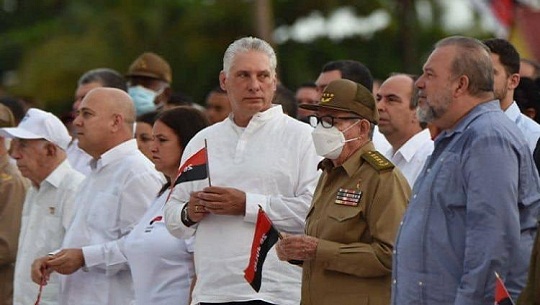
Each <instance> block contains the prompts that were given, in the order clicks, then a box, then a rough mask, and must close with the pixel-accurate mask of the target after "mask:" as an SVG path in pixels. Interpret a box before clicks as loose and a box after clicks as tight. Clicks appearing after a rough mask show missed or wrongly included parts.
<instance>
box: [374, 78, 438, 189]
mask: <svg viewBox="0 0 540 305" xmlns="http://www.w3.org/2000/svg"><path fill="white" fill-rule="evenodd" d="M415 79H416V77H414V76H411V75H407V74H394V75H392V76H390V77H389V78H387V79H386V80H385V81H384V82H383V83H382V84H381V85H380V87H379V91H378V92H377V94H376V95H375V99H376V100H377V109H378V110H379V114H380V119H379V125H378V126H379V131H380V132H381V133H382V134H383V135H384V137H385V138H386V139H387V140H388V142H389V143H390V144H391V145H392V147H391V148H390V149H389V150H387V151H385V152H382V153H383V154H384V156H385V157H387V158H388V159H390V161H392V163H394V164H395V165H396V166H397V167H398V168H399V169H400V170H401V172H402V173H403V175H404V176H405V178H407V181H408V182H409V186H410V187H411V188H412V187H413V186H414V182H415V181H416V178H417V177H418V174H420V171H421V170H422V168H423V167H424V163H425V162H426V160H427V158H428V157H429V155H431V152H432V151H433V140H431V135H430V133H429V130H428V129H426V124H425V123H423V122H420V121H419V120H418V117H417V116H416V111H417V109H418V96H417V91H418V90H417V89H416V86H415V85H414V81H415Z"/></svg>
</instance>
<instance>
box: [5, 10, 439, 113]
mask: <svg viewBox="0 0 540 305" xmlns="http://www.w3.org/2000/svg"><path fill="white" fill-rule="evenodd" d="M4 1H6V0H4ZM9 1H12V2H13V1H15V2H16V3H17V7H16V9H15V10H14V11H13V12H6V11H0V73H4V72H6V71H16V75H17V81H18V82H17V83H16V85H15V86H12V87H8V88H6V89H7V90H8V91H9V92H10V93H13V94H24V95H30V96H34V97H37V98H39V99H41V100H43V101H44V102H45V106H46V107H47V108H49V109H55V110H57V111H60V110H62V109H68V108H69V107H70V104H71V102H72V96H73V92H74V90H75V87H76V81H77V79H78V78H79V76H80V75H81V74H82V73H84V72H85V71H87V70H89V69H93V68H98V67H110V68H113V69H116V70H118V71H119V72H121V73H125V72H126V70H127V68H128V66H129V64H130V63H131V62H132V61H133V60H134V59H135V58H136V57H137V56H138V55H139V54H141V53H142V52H145V51H153V52H156V53H158V54H160V55H162V56H163V57H164V58H165V59H167V60H168V61H169V63H170V64H171V66H172V68H173V88H174V89H175V90H178V91H182V92H184V93H186V94H188V95H191V96H192V97H193V98H194V101H196V102H198V103H203V100H204V97H205V95H206V93H207V92H208V91H209V90H210V89H211V88H212V87H214V86H216V85H217V84H218V73H219V71H220V70H221V60H222V56H223V52H224V50H225V48H226V47H227V46H228V44H229V43H231V42H232V41H233V40H234V39H236V38H239V37H242V36H246V35H256V34H257V33H256V30H255V28H256V27H255V22H254V18H253V15H254V14H253V13H254V9H255V6H256V4H257V0H159V1H153V2H152V1H150V2H149V1H147V0H93V1H87V0H63V1H62V0H42V1H33V0H9ZM402 2H403V3H405V2H409V3H410V4H411V5H410V6H408V10H409V11H406V12H404V11H403V6H400V5H398V4H399V3H402ZM430 2H432V3H433V6H432V9H433V11H434V14H433V16H434V19H436V18H437V14H440V12H438V10H439V9H440V8H439V6H437V5H436V4H437V1H430ZM271 3H272V9H273V16H274V25H275V26H276V27H279V26H282V25H292V24H293V23H294V22H295V21H296V20H297V19H298V18H299V17H305V16H308V15H309V14H311V13H312V12H314V11H318V12H320V13H321V14H322V15H323V16H329V15H330V14H331V13H332V12H333V11H334V10H335V9H336V8H338V7H342V6H350V7H353V8H354V10H355V13H356V14H357V15H358V16H367V15H369V14H370V13H371V12H373V11H374V10H377V9H384V10H386V11H388V12H389V13H390V15H391V23H390V25H389V26H388V27H387V28H385V29H384V30H381V31H379V32H377V33H375V34H374V35H373V36H371V37H359V36H355V37H351V38H346V39H343V40H340V41H335V40H331V39H329V38H319V39H316V40H314V41H311V42H308V43H300V42H295V41H287V42H285V43H282V44H279V45H277V46H276V49H277V52H278V61H279V75H280V79H281V80H282V82H283V83H284V84H285V85H286V86H288V87H290V88H291V89H294V88H295V87H296V86H297V85H299V84H300V83H302V82H305V81H308V80H314V79H315V78H316V77H317V75H318V73H319V71H320V68H321V67H322V65H323V64H324V63H325V62H327V61H329V60H335V59H356V60H360V61H362V62H364V63H366V64H367V65H368V67H370V69H371V70H372V71H373V74H374V75H375V76H376V77H379V78H384V77H385V76H386V75H387V74H388V73H390V72H392V71H405V72H419V71H420V67H421V66H420V59H421V58H420V57H421V56H422V55H423V54H424V53H425V52H426V51H428V50H429V49H430V46H431V44H432V43H433V42H434V41H436V40H437V39H439V38H440V37H443V36H444V35H445V33H444V32H443V31H442V29H441V27H440V24H437V23H436V22H435V23H434V24H432V25H431V26H430V27H426V28H423V27H422V26H420V25H419V23H418V21H417V16H416V13H415V11H414V5H413V4H414V0H400V1H394V0H379V1H373V0H363V1H358V0H357V1H352V0H350V1H337V0H294V1H292V0H274V1H272V2H271ZM404 14H407V15H404ZM404 29H405V30H407V31H406V32H404ZM405 34H407V35H410V36H407V37H408V39H407V40H406V41H405V40H404V39H403V37H404V35H405ZM407 44H408V45H407ZM274 45H275V44H274ZM404 48H411V49H410V52H409V53H407V54H409V55H408V56H409V57H407V58H409V59H408V60H405V59H406V57H404V54H405V53H406V52H403V50H404ZM411 58H412V59H414V62H410V61H413V60H411ZM404 61H408V62H404Z"/></svg>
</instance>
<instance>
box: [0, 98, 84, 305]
mask: <svg viewBox="0 0 540 305" xmlns="http://www.w3.org/2000/svg"><path fill="white" fill-rule="evenodd" d="M0 136H3V137H6V138H13V140H12V141H11V149H10V155H11V157H12V158H14V159H15V160H16V162H17V167H18V168H19V170H20V171H21V173H22V175H23V176H25V177H27V178H28V179H30V181H31V182H32V186H31V187H30V188H29V189H28V192H27V194H26V199H25V201H24V207H23V215H22V221H21V232H20V235H19V247H18V253H17V260H16V263H15V277H14V285H13V286H14V293H13V298H14V299H13V300H14V302H13V304H33V303H34V302H35V301H36V300H35V298H36V296H37V294H38V292H39V285H36V284H35V283H34V282H32V279H31V277H30V270H31V268H30V267H31V265H32V262H33V261H34V259H35V258H37V257H40V256H43V255H47V253H49V252H51V251H53V250H56V249H58V248H60V245H61V243H62V240H63V239H64V234H65V231H66V229H67V226H68V224H69V223H70V222H71V218H72V214H73V213H72V211H73V202H74V197H75V193H76V191H77V189H78V186H79V184H80V183H81V182H82V180H83V179H84V176H83V175H82V174H81V173H79V172H77V171H76V170H74V169H73V168H72V167H71V166H70V165H69V162H68V161H67V158H66V152H65V150H66V148H67V146H68V144H69V142H70V141H71V136H70V135H69V133H68V131H67V128H66V127H65V126H64V124H63V123H62V122H61V121H60V119H58V118H57V117H56V116H55V115H53V114H52V113H50V112H45V111H43V110H39V109H35V108H31V109H29V110H28V112H27V113H26V115H25V117H24V118H23V119H22V121H21V122H20V123H19V126H17V127H11V128H0ZM58 291H59V281H58V278H56V277H55V275H53V276H51V279H50V281H49V284H48V285H47V286H46V287H44V288H43V294H42V302H44V303H47V304H57V300H58Z"/></svg>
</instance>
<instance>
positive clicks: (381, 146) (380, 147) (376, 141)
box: [372, 125, 392, 153]
mask: <svg viewBox="0 0 540 305" xmlns="http://www.w3.org/2000/svg"><path fill="white" fill-rule="evenodd" d="M372 142H373V146H375V149H376V150H377V151H379V152H381V153H382V152H385V151H387V150H389V149H392V145H391V144H390V142H388V140H387V139H386V137H385V136H384V135H383V134H382V133H381V132H380V131H379V126H377V125H375V128H373V139H372Z"/></svg>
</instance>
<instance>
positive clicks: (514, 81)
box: [507, 73, 521, 90]
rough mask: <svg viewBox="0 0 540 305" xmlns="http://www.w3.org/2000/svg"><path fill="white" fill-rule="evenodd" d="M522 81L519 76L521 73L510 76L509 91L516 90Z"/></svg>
mask: <svg viewBox="0 0 540 305" xmlns="http://www.w3.org/2000/svg"><path fill="white" fill-rule="evenodd" d="M520 79H521V76H519V73H514V74H512V75H510V77H509V78H508V83H507V85H508V89H510V90H514V89H516V87H517V86H518V85H519V80H520Z"/></svg>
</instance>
